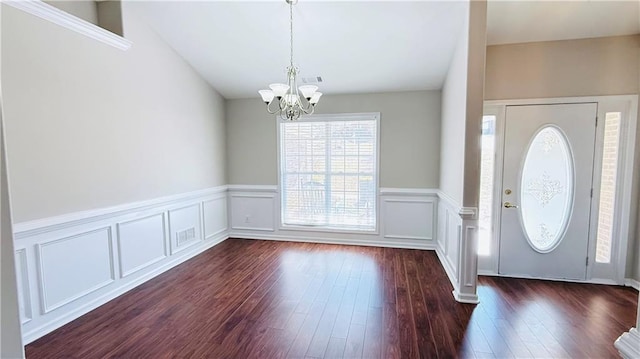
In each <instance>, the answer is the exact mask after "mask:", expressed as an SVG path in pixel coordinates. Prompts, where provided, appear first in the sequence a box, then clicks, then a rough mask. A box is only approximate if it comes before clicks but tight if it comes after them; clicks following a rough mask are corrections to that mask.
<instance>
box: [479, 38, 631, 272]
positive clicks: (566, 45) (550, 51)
mask: <svg viewBox="0 0 640 359" xmlns="http://www.w3.org/2000/svg"><path fill="white" fill-rule="evenodd" d="M638 93H640V35H634V36H616V37H605V38H595V39H583V40H566V41H549V42H535V43H525V44H512V45H498V46H489V47H487V71H486V86H485V98H486V99H487V100H501V99H514V98H516V99H524V98H550V97H573V96H605V95H626V94H638ZM638 118H639V119H640V112H639V113H638ZM639 160H640V126H639V127H638V133H637V135H636V165H635V168H636V170H635V173H636V178H635V181H634V182H635V185H634V189H635V190H634V197H635V198H638V197H639V193H640V192H639V191H638V186H639V180H640V178H638V175H637V174H639V173H640V161H639ZM638 201H640V199H639V200H638ZM638 201H636V203H635V205H634V206H635V207H634V213H631V214H629V215H631V216H632V219H635V218H637V216H636V215H635V211H636V210H637V205H638ZM637 223H638V228H637V231H636V233H635V238H633V239H632V241H630V244H629V260H628V267H627V276H632V277H633V278H634V279H636V280H640V253H639V252H640V219H639V220H638V222H637Z"/></svg>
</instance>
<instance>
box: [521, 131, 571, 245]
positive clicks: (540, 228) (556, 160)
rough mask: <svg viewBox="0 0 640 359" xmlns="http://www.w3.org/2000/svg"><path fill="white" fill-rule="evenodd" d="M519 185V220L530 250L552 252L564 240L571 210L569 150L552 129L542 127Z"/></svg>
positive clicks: (523, 166) (564, 140) (526, 159)
mask: <svg viewBox="0 0 640 359" xmlns="http://www.w3.org/2000/svg"><path fill="white" fill-rule="evenodd" d="M521 176H522V177H521V182H520V208H521V211H520V216H521V220H522V227H523V232H524V234H525V237H526V238H527V241H528V242H529V244H530V245H531V247H532V248H533V249H534V250H536V251H538V252H541V253H548V252H551V251H553V250H554V249H555V248H556V247H557V246H558V244H560V242H561V241H562V238H564V234H565V232H566V229H567V225H568V224H569V219H570V217H571V211H572V208H573V190H574V188H573V185H574V169H573V156H572V155H571V148H570V147H569V143H568V141H567V139H566V137H565V135H564V134H563V133H562V132H561V131H560V130H559V129H558V128H557V127H555V126H550V125H547V126H545V127H542V128H541V129H540V130H538V132H537V133H536V134H535V135H534V137H533V140H532V141H531V143H530V144H529V148H528V149H527V152H526V154H525V159H524V163H523V165H522V172H521Z"/></svg>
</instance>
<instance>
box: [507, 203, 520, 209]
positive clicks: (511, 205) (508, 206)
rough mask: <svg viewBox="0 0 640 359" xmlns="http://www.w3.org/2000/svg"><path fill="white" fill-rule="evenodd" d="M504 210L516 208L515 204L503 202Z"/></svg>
mask: <svg viewBox="0 0 640 359" xmlns="http://www.w3.org/2000/svg"><path fill="white" fill-rule="evenodd" d="M504 208H518V205H517V204H511V202H505V203H504Z"/></svg>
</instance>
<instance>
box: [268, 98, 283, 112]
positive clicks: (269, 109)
mask: <svg viewBox="0 0 640 359" xmlns="http://www.w3.org/2000/svg"><path fill="white" fill-rule="evenodd" d="M272 103H274V101H271V102H269V103H268V104H267V112H268V113H269V114H271V115H275V114H276V113H278V112H280V110H279V109H278V110H272V109H271V104H272Z"/></svg>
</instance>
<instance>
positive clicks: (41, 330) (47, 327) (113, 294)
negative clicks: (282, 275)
mask: <svg viewBox="0 0 640 359" xmlns="http://www.w3.org/2000/svg"><path fill="white" fill-rule="evenodd" d="M227 238H229V236H228V235H226V234H225V235H222V236H219V237H218V238H216V239H215V240H214V241H211V242H206V245H204V246H202V247H200V248H197V249H195V250H192V251H187V252H184V254H182V253H181V254H180V255H179V256H173V257H171V258H173V259H172V260H170V261H168V262H167V263H165V264H164V265H162V266H161V267H158V268H156V269H154V270H153V271H151V272H149V273H146V274H144V275H142V276H140V277H138V278H136V279H135V280H133V281H131V282H129V283H127V284H126V285H124V286H122V287H118V288H116V289H114V290H112V291H110V292H108V293H106V294H104V295H102V296H100V297H99V298H96V299H95V300H93V301H91V302H89V303H87V304H85V305H83V306H81V307H78V308H76V309H75V310H73V311H71V312H69V313H67V314H65V315H63V316H61V317H59V318H57V319H55V320H53V321H50V322H47V323H46V324H44V325H42V326H40V327H37V328H35V329H32V330H30V331H28V332H25V333H24V334H23V341H24V343H25V345H26V344H29V343H31V342H32V341H34V340H36V339H38V338H40V337H42V336H44V335H46V334H48V333H50V332H52V331H54V330H56V329H58V328H60V327H61V326H63V325H65V324H67V323H69V322H71V321H72V320H75V319H76V318H78V317H80V316H82V315H84V314H86V313H88V312H90V311H92V310H94V309H96V308H98V307H99V306H101V305H103V304H105V303H107V302H109V301H110V300H113V299H114V298H117V297H118V296H120V295H122V294H124V293H126V292H128V291H130V290H131V289H133V288H135V287H137V286H139V285H140V284H142V283H145V282H147V281H149V280H151V279H153V278H154V277H156V276H158V275H160V274H162V273H164V272H166V271H168V270H169V269H171V268H173V267H175V266H177V265H179V264H181V263H183V262H186V261H187V260H189V259H191V258H193V257H195V256H197V255H198V254H200V253H202V252H205V251H206V250H208V249H210V248H211V247H213V246H215V245H217V244H219V243H222V242H223V241H225V240H226V239H227Z"/></svg>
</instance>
